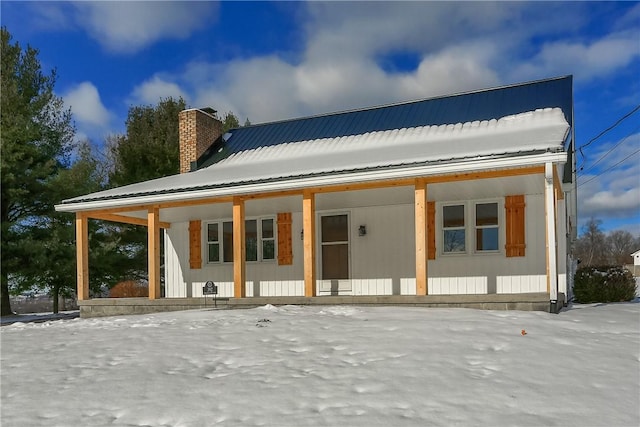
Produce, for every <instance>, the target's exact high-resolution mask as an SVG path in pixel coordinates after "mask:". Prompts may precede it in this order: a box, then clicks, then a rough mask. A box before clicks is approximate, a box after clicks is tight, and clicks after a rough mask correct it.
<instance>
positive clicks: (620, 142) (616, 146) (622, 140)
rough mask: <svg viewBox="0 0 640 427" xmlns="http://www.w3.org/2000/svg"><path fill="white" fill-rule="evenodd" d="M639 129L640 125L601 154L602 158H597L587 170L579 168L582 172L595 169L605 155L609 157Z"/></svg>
mask: <svg viewBox="0 0 640 427" xmlns="http://www.w3.org/2000/svg"><path fill="white" fill-rule="evenodd" d="M638 129H640V126H637V127H636V128H635V129H634V130H632V131H631V133H629V134H628V135H627V136H625V137H624V138H622V139H621V140H620V141H619V142H618V143H617V144H616V145H614V146H613V147H611V148H610V149H609V151H607V152H606V153H604V154H603V155H602V156H600V158H599V159H598V160H596V162H595V163H594V164H592V165H591V166H589V167H588V168H587V170H584V171H583V169H584V168H581V169H580V170H579V172H580V173H582V174H585V173H587V172H589V171H590V170H591V169H593V168H594V167H595V166H596V165H597V164H598V163H600V162H601V161H602V160H604V158H605V157H607V156H608V155H609V154H611V152H612V151H613V150H615V149H616V148H618V147H619V146H620V144H622V143H623V142H625V141H626V140H627V139H628V138H629V137H630V136H631V135H633V134H635V133H636V132H637V131H638Z"/></svg>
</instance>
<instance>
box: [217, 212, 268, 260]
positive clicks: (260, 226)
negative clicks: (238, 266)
mask: <svg viewBox="0 0 640 427" xmlns="http://www.w3.org/2000/svg"><path fill="white" fill-rule="evenodd" d="M274 223H275V221H274V219H273V218H257V219H247V220H245V224H244V227H245V249H246V257H245V260H246V261H272V260H274V259H275V254H276V247H275V245H276V243H275V242H276V239H275V231H274V230H275V224H274ZM207 251H208V254H207V260H208V262H210V263H217V262H233V222H232V221H222V222H210V223H208V224H207Z"/></svg>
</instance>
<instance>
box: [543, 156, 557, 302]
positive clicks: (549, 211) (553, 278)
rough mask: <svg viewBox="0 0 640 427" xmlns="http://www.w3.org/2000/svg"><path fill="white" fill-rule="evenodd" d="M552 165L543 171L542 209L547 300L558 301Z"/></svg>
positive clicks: (547, 164) (548, 164)
mask: <svg viewBox="0 0 640 427" xmlns="http://www.w3.org/2000/svg"><path fill="white" fill-rule="evenodd" d="M553 168H554V165H553V163H546V164H545V170H544V202H545V203H544V209H545V217H546V227H545V228H546V233H547V254H546V255H547V267H548V271H547V280H548V283H549V299H550V300H551V301H557V300H558V257H557V252H556V212H555V211H556V208H555V195H554V185H553Z"/></svg>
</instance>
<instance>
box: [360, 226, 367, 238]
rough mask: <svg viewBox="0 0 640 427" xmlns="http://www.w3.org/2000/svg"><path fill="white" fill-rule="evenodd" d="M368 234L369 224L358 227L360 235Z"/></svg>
mask: <svg viewBox="0 0 640 427" xmlns="http://www.w3.org/2000/svg"><path fill="white" fill-rule="evenodd" d="M366 235H367V226H366V225H361V226H360V227H358V236H366Z"/></svg>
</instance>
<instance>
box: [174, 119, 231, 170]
mask: <svg viewBox="0 0 640 427" xmlns="http://www.w3.org/2000/svg"><path fill="white" fill-rule="evenodd" d="M215 114H216V111H215V110H213V109H211V108H203V109H197V108H192V109H190V110H184V111H181V112H180V114H179V115H178V129H179V130H178V133H179V137H180V173H187V172H190V171H191V162H195V161H196V160H198V158H199V157H200V156H201V155H202V153H204V152H205V151H206V150H207V148H209V147H210V146H211V144H213V143H214V141H215V140H216V139H218V137H220V135H222V122H221V121H220V120H218V118H217V117H216V116H215Z"/></svg>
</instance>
